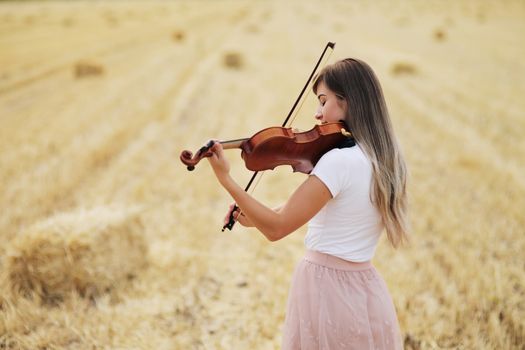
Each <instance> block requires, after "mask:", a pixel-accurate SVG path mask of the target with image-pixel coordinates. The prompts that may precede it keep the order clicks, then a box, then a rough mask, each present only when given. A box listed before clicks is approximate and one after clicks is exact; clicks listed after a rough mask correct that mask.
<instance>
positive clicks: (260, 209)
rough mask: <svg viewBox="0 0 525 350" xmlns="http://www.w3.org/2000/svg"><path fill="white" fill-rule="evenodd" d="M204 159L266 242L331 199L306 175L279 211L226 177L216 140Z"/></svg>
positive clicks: (294, 227)
mask: <svg viewBox="0 0 525 350" xmlns="http://www.w3.org/2000/svg"><path fill="white" fill-rule="evenodd" d="M211 151H212V152H213V155H212V156H211V157H209V158H208V160H209V161H210V164H211V165H212V167H213V170H214V172H215V175H216V176H217V179H218V180H219V182H220V183H221V185H222V186H223V187H224V188H225V189H226V191H228V192H229V193H230V195H231V196H232V197H233V199H234V200H235V202H236V203H237V205H238V206H239V208H241V210H242V211H243V212H244V213H245V214H246V216H247V217H248V218H249V219H250V221H251V222H252V224H253V225H254V226H255V227H256V228H257V229H258V230H259V231H261V233H262V234H264V235H265V236H266V238H268V240H270V241H277V240H279V239H281V238H283V237H285V236H287V235H288V234H290V233H291V232H293V231H295V230H297V229H298V228H299V227H301V226H302V225H304V224H305V223H306V222H308V220H310V219H311V218H312V217H313V216H314V215H315V214H316V213H317V212H318V211H319V210H321V209H322V208H323V207H324V205H325V204H326V203H327V202H328V200H330V199H331V198H332V195H331V193H330V191H329V190H328V188H327V187H326V186H325V185H324V183H323V182H322V181H321V180H319V179H318V178H317V177H316V176H309V177H308V179H306V181H304V182H303V183H302V184H301V185H300V186H299V188H297V190H295V192H294V193H293V194H292V196H291V197H290V198H289V199H288V201H287V202H286V203H285V204H284V206H283V207H282V208H281V209H280V210H279V211H274V210H273V209H271V208H269V207H267V206H265V205H263V204H262V203H260V202H259V201H257V200H256V199H255V198H253V197H252V196H250V195H249V194H248V193H247V192H245V191H244V190H243V189H242V188H241V187H240V186H239V185H238V184H237V183H236V182H235V181H234V180H233V179H232V178H231V176H230V174H229V170H230V167H229V164H228V161H227V160H226V159H225V157H224V152H223V149H222V146H221V145H220V144H219V143H215V145H214V146H213V147H212V148H211Z"/></svg>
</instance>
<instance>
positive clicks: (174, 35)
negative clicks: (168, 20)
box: [171, 30, 186, 42]
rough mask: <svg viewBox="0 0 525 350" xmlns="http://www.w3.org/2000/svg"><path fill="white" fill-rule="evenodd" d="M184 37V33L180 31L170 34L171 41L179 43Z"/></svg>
mask: <svg viewBox="0 0 525 350" xmlns="http://www.w3.org/2000/svg"><path fill="white" fill-rule="evenodd" d="M185 37H186V33H184V31H182V30H176V31H174V32H173V33H172V34H171V38H172V39H173V41H177V42H181V41H183V40H184V38H185Z"/></svg>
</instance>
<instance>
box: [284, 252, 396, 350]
mask: <svg viewBox="0 0 525 350" xmlns="http://www.w3.org/2000/svg"><path fill="white" fill-rule="evenodd" d="M402 348H403V346H402V341H401V333H400V330H399V325H398V321H397V316H396V310H395V308H394V304H393V302H392V298H391V297H390V294H389V293H388V289H387V286H386V284H385V282H384V280H383V278H382V277H381V276H380V275H379V273H378V272H377V270H376V269H375V268H374V267H373V266H372V264H371V263H370V262H365V263H355V262H350V261H346V260H343V259H340V258H337V257H335V256H332V255H328V254H323V253H319V252H315V251H310V250H308V251H307V252H306V255H305V257H304V259H303V260H302V261H301V262H300V263H299V265H298V266H297V268H296V270H295V273H294V276H293V279H292V286H291V289H290V294H289V298H288V305H287V309H286V320H285V323H284V329H283V344H282V349H283V350H299V349H301V350H310V349H311V350H314V349H315V350H317V349H319V350H321V349H327V350H328V349H330V350H334V349H358V350H365V349H402Z"/></svg>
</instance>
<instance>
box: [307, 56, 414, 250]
mask: <svg viewBox="0 0 525 350" xmlns="http://www.w3.org/2000/svg"><path fill="white" fill-rule="evenodd" d="M321 82H324V84H325V85H326V86H327V87H328V88H329V89H330V90H332V91H333V92H334V93H335V94H336V95H337V96H338V98H340V99H341V100H342V99H344V100H346V102H347V105H348V112H347V114H346V117H345V123H346V125H347V126H348V128H349V129H350V131H351V132H352V134H353V136H354V138H355V141H356V142H357V143H358V144H359V145H360V146H361V147H362V148H363V151H364V152H365V153H366V154H367V156H368V157H369V159H370V161H371V163H372V170H373V187H372V191H371V200H372V202H373V203H374V205H375V206H376V208H377V209H378V210H379V213H380V214H381V218H382V221H383V224H384V226H385V230H386V233H387V236H388V240H389V241H390V243H391V244H392V245H393V246H394V247H397V246H398V245H399V244H401V243H403V242H406V241H408V218H407V192H406V182H407V169H406V165H405V161H404V158H403V155H402V153H401V150H400V147H399V145H398V142H397V140H396V137H395V135H394V129H393V128H392V123H391V121H390V116H389V114H388V109H387V107H386V103H385V98H384V96H383V91H382V89H381V85H380V84H379V81H378V79H377V77H376V75H375V74H374V71H373V70H372V68H370V66H369V65H368V64H366V63H365V62H363V61H361V60H358V59H353V58H347V59H344V60H341V61H338V62H335V63H334V64H331V65H329V66H326V67H325V68H324V69H323V70H322V71H321V72H320V73H319V75H318V76H317V77H316V79H315V82H314V85H313V90H314V92H316V90H317V87H318V85H319V83H321Z"/></svg>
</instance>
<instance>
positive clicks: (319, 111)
mask: <svg viewBox="0 0 525 350" xmlns="http://www.w3.org/2000/svg"><path fill="white" fill-rule="evenodd" d="M314 117H315V119H317V120H321V119H322V118H323V113H322V112H321V107H319V108H317V111H315V114H314Z"/></svg>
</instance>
